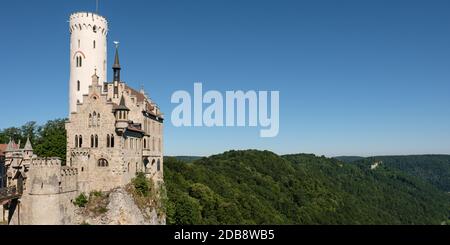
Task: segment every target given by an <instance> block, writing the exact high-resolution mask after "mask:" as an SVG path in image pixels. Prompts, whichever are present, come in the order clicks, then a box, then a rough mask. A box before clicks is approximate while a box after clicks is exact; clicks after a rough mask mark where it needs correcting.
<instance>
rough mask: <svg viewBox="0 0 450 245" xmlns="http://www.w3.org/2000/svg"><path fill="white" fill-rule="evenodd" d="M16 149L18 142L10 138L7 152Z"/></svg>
mask: <svg viewBox="0 0 450 245" xmlns="http://www.w3.org/2000/svg"><path fill="white" fill-rule="evenodd" d="M15 150H16V142H14V140H12V139H11V138H9V143H8V146H6V150H5V152H8V151H15Z"/></svg>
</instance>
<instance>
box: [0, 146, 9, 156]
mask: <svg viewBox="0 0 450 245" xmlns="http://www.w3.org/2000/svg"><path fill="white" fill-rule="evenodd" d="M6 147H8V144H0V156H4V155H5V150H6Z"/></svg>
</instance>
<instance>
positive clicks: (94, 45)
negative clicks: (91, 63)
mask: <svg viewBox="0 0 450 245" xmlns="http://www.w3.org/2000/svg"><path fill="white" fill-rule="evenodd" d="M93 46H94V49H95V40H94V43H93Z"/></svg>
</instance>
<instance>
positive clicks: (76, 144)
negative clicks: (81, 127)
mask: <svg viewBox="0 0 450 245" xmlns="http://www.w3.org/2000/svg"><path fill="white" fill-rule="evenodd" d="M75 148H78V135H75Z"/></svg>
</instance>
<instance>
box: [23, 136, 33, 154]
mask: <svg viewBox="0 0 450 245" xmlns="http://www.w3.org/2000/svg"><path fill="white" fill-rule="evenodd" d="M23 150H24V151H32V150H33V146H32V145H31V141H30V137H27V143H25V147H24V148H23Z"/></svg>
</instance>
